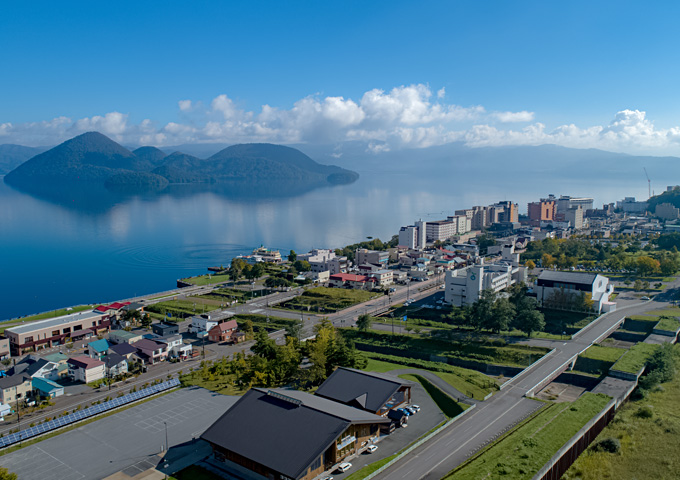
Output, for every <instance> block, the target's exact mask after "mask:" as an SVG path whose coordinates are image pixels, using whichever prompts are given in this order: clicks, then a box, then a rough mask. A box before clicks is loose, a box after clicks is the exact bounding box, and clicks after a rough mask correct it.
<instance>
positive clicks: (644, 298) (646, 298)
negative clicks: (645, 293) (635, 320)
mask: <svg viewBox="0 0 680 480" xmlns="http://www.w3.org/2000/svg"><path fill="white" fill-rule="evenodd" d="M640 300H644V301H645V302H646V301H647V300H650V298H649V297H641V298H640Z"/></svg>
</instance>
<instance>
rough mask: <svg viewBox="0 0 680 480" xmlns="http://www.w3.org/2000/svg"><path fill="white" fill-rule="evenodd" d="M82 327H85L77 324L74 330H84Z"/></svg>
mask: <svg viewBox="0 0 680 480" xmlns="http://www.w3.org/2000/svg"><path fill="white" fill-rule="evenodd" d="M82 329H83V327H82V326H81V325H76V326H75V327H73V331H74V332H77V331H78V330H82Z"/></svg>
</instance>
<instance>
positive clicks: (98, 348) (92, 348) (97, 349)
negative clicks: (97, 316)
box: [87, 340, 112, 360]
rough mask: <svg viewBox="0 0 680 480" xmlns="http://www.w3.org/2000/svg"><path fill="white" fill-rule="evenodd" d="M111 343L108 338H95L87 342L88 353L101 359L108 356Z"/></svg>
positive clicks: (96, 358)
mask: <svg viewBox="0 0 680 480" xmlns="http://www.w3.org/2000/svg"><path fill="white" fill-rule="evenodd" d="M111 345H112V344H111V343H109V341H108V340H95V341H94V342H90V343H88V344H87V354H88V355H89V356H90V358H94V359H95V360H101V359H103V358H104V357H106V352H108V350H109V348H111Z"/></svg>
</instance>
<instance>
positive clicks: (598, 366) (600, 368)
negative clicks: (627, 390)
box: [574, 345, 626, 375]
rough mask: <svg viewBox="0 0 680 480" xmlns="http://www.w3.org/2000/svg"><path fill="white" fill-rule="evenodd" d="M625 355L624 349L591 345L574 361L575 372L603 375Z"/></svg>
mask: <svg viewBox="0 0 680 480" xmlns="http://www.w3.org/2000/svg"><path fill="white" fill-rule="evenodd" d="M624 353H626V349H624V348H615V347H605V346H600V345H593V346H592V347H590V348H589V349H588V350H586V351H585V352H583V353H582V354H581V355H579V356H578V358H577V359H576V365H575V366H574V371H575V372H582V373H587V374H589V375H604V374H606V373H607V372H608V371H609V369H610V368H611V367H612V365H614V363H615V362H616V361H617V360H618V359H619V358H621V356H622V355H623V354H624Z"/></svg>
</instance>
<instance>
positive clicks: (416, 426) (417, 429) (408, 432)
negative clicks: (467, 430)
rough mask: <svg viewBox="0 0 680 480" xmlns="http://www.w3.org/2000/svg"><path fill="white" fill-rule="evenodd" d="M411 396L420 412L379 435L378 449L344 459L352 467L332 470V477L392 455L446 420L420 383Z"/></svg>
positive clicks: (340, 476) (348, 472)
mask: <svg viewBox="0 0 680 480" xmlns="http://www.w3.org/2000/svg"><path fill="white" fill-rule="evenodd" d="M411 398H412V401H413V403H414V404H416V405H419V406H420V407H421V408H420V412H418V413H416V414H415V415H411V416H410V417H408V427H406V428H397V429H396V430H395V431H394V432H392V433H391V434H389V435H385V436H381V439H380V442H379V443H378V444H377V445H378V450H377V451H375V452H374V453H371V454H367V453H363V454H361V455H358V456H356V457H354V458H351V459H349V460H345V461H347V462H350V463H351V464H352V468H350V469H349V470H348V471H347V472H345V473H336V472H333V473H332V475H333V478H334V479H343V478H347V477H348V476H349V475H351V474H352V473H354V472H356V471H358V470H360V469H361V468H363V467H365V466H366V465H368V464H370V463H373V462H377V461H378V460H382V459H383V458H387V457H389V456H391V455H394V454H395V453H397V452H398V451H400V450H402V449H403V448H405V447H407V446H408V445H410V444H411V443H413V442H415V441H416V440H418V439H419V438H420V437H422V436H423V435H424V434H425V433H427V432H429V431H430V430H432V429H433V428H434V427H435V426H437V425H438V424H439V423H441V422H443V421H445V420H446V417H445V416H444V414H443V413H442V412H441V410H439V408H437V404H436V403H434V401H432V399H431V398H430V396H429V395H428V394H427V393H426V392H425V390H423V388H422V387H421V386H420V384H414V386H413V388H412V389H411Z"/></svg>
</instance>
